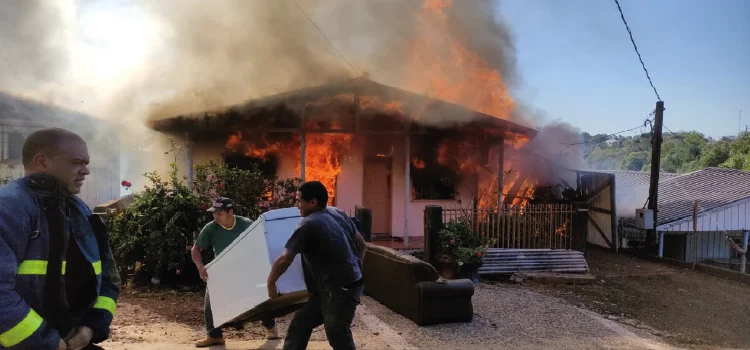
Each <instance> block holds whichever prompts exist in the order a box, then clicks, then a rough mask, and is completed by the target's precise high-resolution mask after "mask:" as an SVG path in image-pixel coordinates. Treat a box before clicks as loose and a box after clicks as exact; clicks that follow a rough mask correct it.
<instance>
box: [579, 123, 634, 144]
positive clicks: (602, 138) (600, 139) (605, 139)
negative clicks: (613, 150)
mask: <svg viewBox="0 0 750 350" xmlns="http://www.w3.org/2000/svg"><path fill="white" fill-rule="evenodd" d="M644 124H645V123H643V124H638V126H636V127H634V128H631V129H627V130H623V131H618V132H616V133H612V134H607V135H604V136H602V137H600V138H598V139H596V140H589V141H583V142H576V143H566V144H565V145H567V146H576V145H585V144H589V143H598V142H602V141H607V140H608V139H609V138H610V137H612V136H617V135H620V134H622V133H626V132H629V131H633V130H636V129H640V128H642V127H643V126H644Z"/></svg>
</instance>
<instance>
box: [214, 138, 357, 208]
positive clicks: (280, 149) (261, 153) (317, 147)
mask: <svg viewBox="0 0 750 350" xmlns="http://www.w3.org/2000/svg"><path fill="white" fill-rule="evenodd" d="M334 128H335V127H334ZM351 139H352V135H350V134H315V133H311V134H308V135H307V136H306V142H305V180H306V181H313V180H317V181H320V182H322V183H323V184H324V185H325V186H326V188H327V189H328V194H329V196H330V197H331V203H334V202H333V198H335V197H336V177H337V176H338V174H339V173H340V172H341V163H340V159H341V156H342V155H344V154H345V153H346V152H347V151H348V150H349V147H350V144H351ZM225 147H226V148H227V149H229V150H231V151H233V152H237V153H243V154H244V155H245V156H247V157H252V158H260V159H266V158H267V157H268V156H270V155H272V154H274V155H277V156H281V157H290V158H292V159H294V161H295V163H296V165H295V170H296V172H297V173H299V172H300V156H301V155H300V139H299V138H298V137H295V138H293V139H289V140H284V141H268V140H266V139H265V138H263V137H258V138H256V139H252V140H247V139H245V138H243V135H242V133H241V132H239V131H237V132H235V133H234V134H232V135H230V136H229V139H228V140H227V142H226V144H225Z"/></svg>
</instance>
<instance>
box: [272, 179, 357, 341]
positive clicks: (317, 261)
mask: <svg viewBox="0 0 750 350" xmlns="http://www.w3.org/2000/svg"><path fill="white" fill-rule="evenodd" d="M327 204H328V190H327V189H326V188H325V186H324V185H323V184H322V183H320V182H318V181H310V182H306V183H304V184H302V186H300V188H299V190H298V191H297V207H298V208H299V211H300V214H301V215H302V216H303V217H304V218H303V219H302V221H301V222H300V223H299V225H297V228H296V229H295V230H294V233H293V234H292V237H290V238H289V241H287V243H286V245H285V246H284V248H285V249H284V252H283V253H282V255H281V256H280V257H279V258H278V259H277V260H276V261H275V262H274V264H273V266H272V268H271V273H270V274H269V275H268V281H267V284H268V296H269V297H270V298H276V297H278V292H277V290H276V282H277V281H278V279H279V277H280V276H281V275H282V274H284V272H286V270H287V268H289V265H291V264H292V261H294V257H295V256H296V255H297V254H302V262H303V264H302V265H303V270H304V274H305V284H306V286H307V291H308V293H309V294H310V299H309V300H308V302H307V304H305V306H303V307H302V309H300V310H299V311H297V313H296V314H295V315H294V318H293V319H292V322H291V324H289V330H288V331H287V336H286V340H285V341H284V350H297V349H299V350H302V349H306V348H307V343H308V341H309V340H310V335H311V334H312V331H313V329H314V328H315V327H318V326H320V325H321V324H322V325H323V327H324V328H325V331H326V337H327V338H328V343H329V344H330V345H331V347H332V348H333V349H334V350H345V349H346V350H348V349H356V347H355V345H354V339H353V338H352V332H351V323H352V320H353V319H354V312H355V310H356V308H357V305H359V303H360V297H361V296H362V289H363V286H364V281H363V279H362V260H363V258H364V254H365V248H366V245H365V240H364V238H363V237H362V235H361V234H360V233H359V231H357V228H356V226H355V225H354V222H353V221H352V220H351V218H350V217H349V216H348V215H346V213H344V212H343V211H341V210H339V209H337V208H335V207H327V206H326V205H327Z"/></svg>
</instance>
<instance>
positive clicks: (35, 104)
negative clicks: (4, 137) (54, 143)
mask: <svg viewBox="0 0 750 350" xmlns="http://www.w3.org/2000/svg"><path fill="white" fill-rule="evenodd" d="M1 121H10V122H13V123H17V124H27V125H32V126H38V127H47V126H62V127H66V126H67V125H68V124H73V123H75V124H76V126H77V127H79V128H82V129H87V130H95V126H94V124H96V123H97V121H95V120H94V118H91V117H89V116H87V115H85V114H83V113H79V112H75V111H71V110H68V109H64V108H62V107H59V106H55V105H51V104H46V103H42V102H39V101H34V100H31V99H27V98H23V97H18V96H13V95H11V94H8V93H5V92H2V91H0V122H1Z"/></svg>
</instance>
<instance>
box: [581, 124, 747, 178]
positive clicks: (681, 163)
mask: <svg viewBox="0 0 750 350" xmlns="http://www.w3.org/2000/svg"><path fill="white" fill-rule="evenodd" d="M581 136H582V138H583V142H584V144H583V146H584V158H585V160H586V162H587V163H588V165H589V167H590V168H592V169H608V170H635V171H638V170H640V171H648V170H650V163H651V133H645V134H640V135H634V136H619V135H618V136H608V135H591V134H589V133H585V132H584V133H583V134H582V135H581ZM663 138H664V143H663V144H662V154H661V170H662V171H665V172H670V173H684V172H690V171H695V170H699V169H703V168H706V167H720V168H730V169H742V170H750V133H748V132H744V133H741V134H740V135H739V136H725V137H722V138H721V139H720V140H714V139H712V138H710V137H706V136H704V135H703V134H701V133H699V132H696V131H689V132H678V133H671V132H667V131H666V130H665V132H664V135H663Z"/></svg>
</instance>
